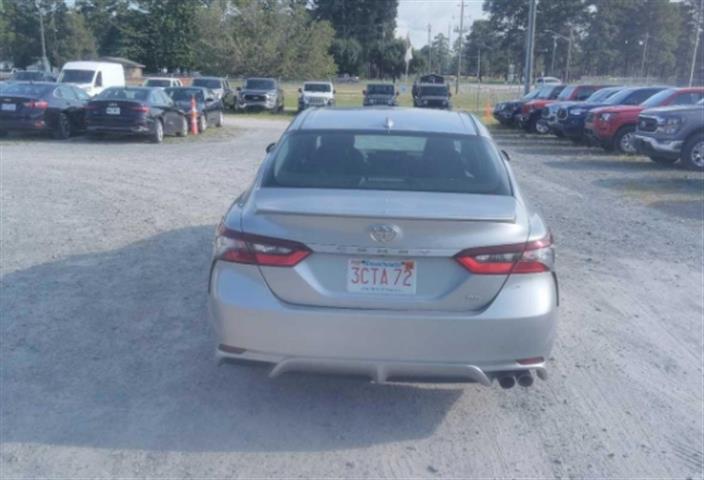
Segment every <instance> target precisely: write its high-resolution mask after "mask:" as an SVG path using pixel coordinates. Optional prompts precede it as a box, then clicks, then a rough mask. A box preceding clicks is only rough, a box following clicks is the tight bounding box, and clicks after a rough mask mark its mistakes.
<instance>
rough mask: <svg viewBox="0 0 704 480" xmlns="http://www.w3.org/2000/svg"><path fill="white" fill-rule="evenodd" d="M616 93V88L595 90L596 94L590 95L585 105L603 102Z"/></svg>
mask: <svg viewBox="0 0 704 480" xmlns="http://www.w3.org/2000/svg"><path fill="white" fill-rule="evenodd" d="M616 93H618V89H617V88H602V89H601V90H597V91H596V92H594V93H592V94H591V95H590V96H589V98H587V100H586V102H587V103H596V102H601V101H603V100H606V99H607V98H609V97H611V96H613V95H615V94H616Z"/></svg>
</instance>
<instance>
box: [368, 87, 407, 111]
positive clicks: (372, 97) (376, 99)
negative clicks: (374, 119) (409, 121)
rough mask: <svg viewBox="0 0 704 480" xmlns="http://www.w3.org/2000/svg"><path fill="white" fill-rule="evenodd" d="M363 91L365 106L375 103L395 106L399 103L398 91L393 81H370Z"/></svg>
mask: <svg viewBox="0 0 704 480" xmlns="http://www.w3.org/2000/svg"><path fill="white" fill-rule="evenodd" d="M362 93H363V94H364V100H363V105H364V106H365V107H370V106H374V105H387V106H389V107H395V106H397V105H398V102H397V101H396V98H397V97H398V92H397V91H396V88H395V87H394V85H393V84H392V83H370V84H368V85H367V88H366V90H363V91H362Z"/></svg>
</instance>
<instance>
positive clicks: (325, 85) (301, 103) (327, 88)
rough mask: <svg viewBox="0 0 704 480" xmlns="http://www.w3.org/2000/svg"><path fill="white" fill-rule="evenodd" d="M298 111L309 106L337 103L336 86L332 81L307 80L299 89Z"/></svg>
mask: <svg viewBox="0 0 704 480" xmlns="http://www.w3.org/2000/svg"><path fill="white" fill-rule="evenodd" d="M298 93H299V95H298V111H301V110H305V109H306V108H308V107H332V106H334V105H335V87H334V86H333V84H332V82H305V83H304V84H303V88H299V89H298Z"/></svg>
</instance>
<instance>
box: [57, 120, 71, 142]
mask: <svg viewBox="0 0 704 480" xmlns="http://www.w3.org/2000/svg"><path fill="white" fill-rule="evenodd" d="M70 136H71V123H70V122H69V121H68V117H67V116H66V114H64V113H60V114H59V116H58V117H57V119H56V126H55V127H54V138H55V139H57V140H66V139H67V138H68V137H70Z"/></svg>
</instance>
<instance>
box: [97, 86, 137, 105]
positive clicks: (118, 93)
mask: <svg viewBox="0 0 704 480" xmlns="http://www.w3.org/2000/svg"><path fill="white" fill-rule="evenodd" d="M148 98H149V89H146V88H108V89H107V90H103V91H102V92H101V93H100V94H99V95H97V96H96V97H95V99H96V100H138V101H140V102H143V101H145V100H147V99H148Z"/></svg>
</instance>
